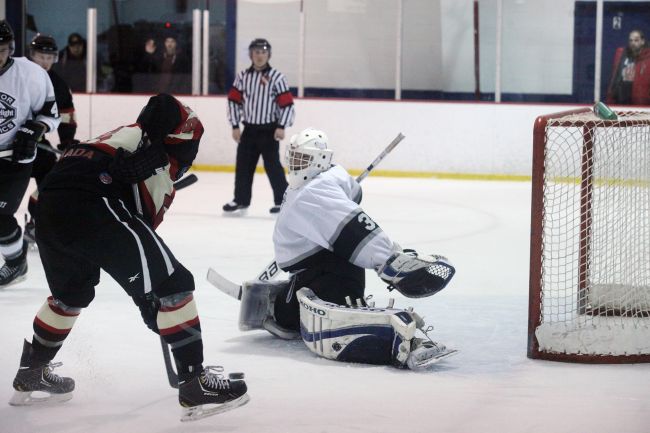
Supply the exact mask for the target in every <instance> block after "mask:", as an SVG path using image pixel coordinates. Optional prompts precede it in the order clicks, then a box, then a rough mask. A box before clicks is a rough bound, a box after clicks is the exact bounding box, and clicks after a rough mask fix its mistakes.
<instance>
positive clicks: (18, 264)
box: [0, 240, 28, 289]
mask: <svg viewBox="0 0 650 433" xmlns="http://www.w3.org/2000/svg"><path fill="white" fill-rule="evenodd" d="M27 249H28V245H27V241H25V240H23V250H22V252H21V253H20V255H19V256H18V257H15V258H13V259H7V260H6V261H5V264H4V266H3V267H2V268H0V289H2V288H4V287H6V286H8V285H10V284H15V283H20V282H21V281H23V280H24V279H25V278H27Z"/></svg>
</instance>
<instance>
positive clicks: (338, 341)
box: [240, 128, 455, 369]
mask: <svg viewBox="0 0 650 433" xmlns="http://www.w3.org/2000/svg"><path fill="white" fill-rule="evenodd" d="M332 155H333V152H332V150H330V149H328V142H327V136H326V135H325V133H324V132H322V131H318V130H315V129H312V128H308V129H305V130H304V131H302V132H301V133H300V134H298V135H295V136H293V137H292V139H291V142H290V145H289V147H288V149H287V161H286V163H287V166H288V167H289V188H288V189H287V192H286V193H285V197H284V201H283V203H282V208H281V210H280V214H279V216H278V219H277V221H276V225H275V231H274V233H273V243H274V246H275V257H276V261H277V262H278V264H279V266H280V268H282V269H283V270H284V271H287V272H291V273H292V277H291V280H290V282H288V283H286V284H284V283H260V282H257V283H253V282H251V283H246V284H245V286H244V290H243V292H242V293H243V295H242V298H241V300H242V307H241V308H242V309H241V311H240V329H244V330H245V329H256V328H259V327H263V328H264V329H267V330H268V331H269V332H271V333H273V334H274V335H277V336H279V337H283V338H288V337H291V336H292V333H293V334H294V335H296V334H297V332H300V334H301V336H302V338H303V340H304V341H305V343H306V344H307V346H308V347H309V348H310V349H311V350H312V351H314V352H315V353H317V354H319V355H321V356H324V357H326V358H330V359H336V360H341V361H351V362H366V363H372V364H392V365H396V366H398V367H409V368H413V369H418V368H420V367H423V366H428V365H429V364H431V363H433V362H435V360H437V359H439V358H440V357H442V356H446V355H448V354H449V353H450V351H448V350H446V348H445V347H444V346H442V345H440V344H437V343H434V342H432V341H431V340H429V339H426V340H423V339H419V338H415V337H414V333H415V331H416V329H421V330H424V331H426V330H427V329H425V328H424V322H423V321H422V319H421V318H420V317H419V316H418V315H417V314H416V313H414V312H413V311H412V310H398V309H393V308H392V306H391V307H390V308H386V309H377V308H373V307H369V306H368V305H366V303H365V302H364V301H365V300H364V290H365V269H373V270H375V271H376V272H377V274H378V275H379V276H380V277H381V278H382V279H383V280H384V281H385V282H387V283H388V284H389V289H392V288H394V289H397V290H398V291H399V292H400V293H402V294H403V295H405V296H407V297H425V296H431V295H433V294H434V293H436V292H438V291H440V290H442V289H443V288H444V287H445V286H446V285H447V283H448V282H449V281H450V280H451V278H452V277H453V275H454V272H455V269H454V268H453V266H451V265H450V264H449V263H448V262H447V260H446V259H445V258H444V257H441V256H418V255H417V253H416V252H415V251H413V250H408V251H403V250H402V248H401V247H399V245H397V244H396V243H395V242H393V241H392V240H391V239H390V238H389V237H388V235H387V234H386V233H385V232H384V231H383V230H382V229H381V228H380V227H379V225H378V224H377V223H376V222H375V221H374V220H373V219H372V218H371V217H370V216H369V215H368V214H367V213H365V212H364V210H363V209H362V208H361V207H360V206H359V203H360V202H361V195H362V194H361V187H360V186H359V184H358V183H357V181H356V180H355V179H354V178H352V177H351V176H350V175H349V174H348V173H347V171H346V170H345V169H344V168H342V167H341V166H337V165H332V164H331V159H332ZM265 294H266V296H267V299H268V302H266V299H265V298H264V296H265ZM260 318H261V319H262V320H260Z"/></svg>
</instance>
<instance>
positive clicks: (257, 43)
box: [248, 38, 271, 54]
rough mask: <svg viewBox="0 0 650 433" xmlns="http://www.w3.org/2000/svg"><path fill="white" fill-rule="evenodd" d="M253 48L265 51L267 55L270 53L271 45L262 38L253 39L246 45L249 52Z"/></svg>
mask: <svg viewBox="0 0 650 433" xmlns="http://www.w3.org/2000/svg"><path fill="white" fill-rule="evenodd" d="M255 48H259V49H262V50H267V51H268V52H269V54H270V53H271V44H269V41H267V40H266V39H264V38H257V39H253V41H252V42H251V43H250V45H248V51H251V50H253V49H255Z"/></svg>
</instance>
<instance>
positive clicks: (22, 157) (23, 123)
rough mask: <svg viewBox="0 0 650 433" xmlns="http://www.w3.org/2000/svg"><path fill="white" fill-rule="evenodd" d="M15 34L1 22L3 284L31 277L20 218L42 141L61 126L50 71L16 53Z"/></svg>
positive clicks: (0, 238) (0, 280) (0, 230)
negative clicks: (49, 76)
mask: <svg viewBox="0 0 650 433" xmlns="http://www.w3.org/2000/svg"><path fill="white" fill-rule="evenodd" d="M13 51H14V34H13V31H12V29H11V27H10V26H9V24H8V23H7V22H6V21H4V20H2V21H0V255H2V257H3V259H4V266H3V267H2V268H1V269H0V287H5V286H7V285H9V284H14V283H17V282H19V281H21V280H23V279H25V278H26V274H27V245H26V242H23V236H22V230H21V229H20V226H19V225H18V222H17V221H16V218H15V217H14V213H15V212H16V211H17V210H18V207H19V206H20V202H21V201H22V199H23V196H24V195H25V191H26V190H27V186H28V185H29V176H30V173H31V172H32V166H33V161H34V158H35V157H36V146H37V142H38V141H39V140H40V139H41V137H42V136H43V134H45V133H46V132H48V131H53V130H55V129H56V128H57V126H58V125H59V120H60V119H59V113H58V109H57V105H56V100H55V98H54V89H53V87H52V82H51V81H50V79H49V78H48V76H47V73H46V72H45V71H44V70H43V68H41V67H40V66H38V65H36V64H35V63H32V62H30V61H29V60H27V59H26V58H24V57H17V58H14V57H12V55H13Z"/></svg>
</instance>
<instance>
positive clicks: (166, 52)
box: [145, 36, 192, 93]
mask: <svg viewBox="0 0 650 433" xmlns="http://www.w3.org/2000/svg"><path fill="white" fill-rule="evenodd" d="M145 48H146V47H145ZM158 70H159V71H160V79H159V80H158V92H166V93H190V91H191V87H192V82H191V80H192V78H191V76H190V64H189V60H188V57H187V56H186V55H185V53H184V52H183V51H182V49H181V48H180V47H179V46H178V43H177V40H176V37H175V36H167V37H166V38H165V41H164V46H163V51H162V54H161V56H160V57H159V59H158Z"/></svg>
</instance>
